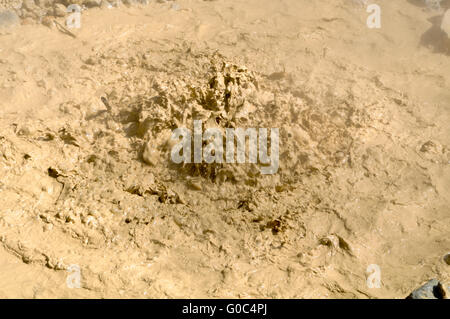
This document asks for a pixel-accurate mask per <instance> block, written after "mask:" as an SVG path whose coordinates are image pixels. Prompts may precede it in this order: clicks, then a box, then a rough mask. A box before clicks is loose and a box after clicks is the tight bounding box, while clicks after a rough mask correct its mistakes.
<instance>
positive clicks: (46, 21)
mask: <svg viewBox="0 0 450 319" xmlns="http://www.w3.org/2000/svg"><path fill="white" fill-rule="evenodd" d="M41 23H42V24H43V25H45V26H46V27H49V28H50V29H51V28H53V27H54V24H53V19H52V18H50V17H49V16H46V17H43V18H42V20H41Z"/></svg>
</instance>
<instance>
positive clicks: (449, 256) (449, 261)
mask: <svg viewBox="0 0 450 319" xmlns="http://www.w3.org/2000/svg"><path fill="white" fill-rule="evenodd" d="M444 262H445V263H446V264H447V265H449V266H450V253H448V254H447V255H445V256H444Z"/></svg>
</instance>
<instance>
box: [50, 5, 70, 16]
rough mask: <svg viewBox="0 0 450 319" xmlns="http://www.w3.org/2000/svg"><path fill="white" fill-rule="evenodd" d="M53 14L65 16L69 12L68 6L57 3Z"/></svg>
mask: <svg viewBox="0 0 450 319" xmlns="http://www.w3.org/2000/svg"><path fill="white" fill-rule="evenodd" d="M53 14H54V15H55V17H65V16H66V14H67V8H66V6H65V5H63V4H61V3H56V4H55V6H54V7H53Z"/></svg>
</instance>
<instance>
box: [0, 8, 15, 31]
mask: <svg viewBox="0 0 450 319" xmlns="http://www.w3.org/2000/svg"><path fill="white" fill-rule="evenodd" d="M19 23H20V19H19V16H18V15H17V14H16V13H15V12H13V11H11V10H4V11H0V28H2V27H12V26H16V25H18V24H19Z"/></svg>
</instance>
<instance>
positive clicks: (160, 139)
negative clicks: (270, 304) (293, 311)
mask: <svg viewBox="0 0 450 319" xmlns="http://www.w3.org/2000/svg"><path fill="white" fill-rule="evenodd" d="M131 45H132V46H133V50H130V48H121V47H118V48H117V49H115V50H109V51H107V52H102V51H99V52H96V53H94V54H93V55H91V56H86V57H84V66H83V68H85V70H87V71H88V72H89V73H90V76H91V77H92V78H94V79H95V81H98V82H100V83H102V85H104V86H105V87H106V88H107V89H106V90H105V93H104V94H103V95H102V96H96V97H86V100H85V102H82V103H78V102H75V101H72V100H68V101H66V102H64V103H61V105H60V107H59V112H60V113H59V114H58V116H60V117H61V121H59V122H58V123H59V124H55V123H53V124H52V125H51V126H49V125H47V123H44V122H40V123H38V122H36V121H28V122H27V121H23V122H18V123H14V125H12V126H11V127H9V128H8V129H6V130H5V131H4V132H3V133H1V138H0V162H1V164H2V166H1V167H2V168H1V171H0V175H1V176H2V179H1V181H2V182H1V184H0V187H2V188H3V192H4V194H7V195H8V196H4V197H3V199H2V202H1V204H2V205H4V206H5V207H11V213H10V214H6V215H4V216H3V217H2V218H1V219H0V223H1V225H2V226H1V227H2V228H3V229H4V231H3V232H2V233H3V234H4V235H2V238H1V241H2V243H3V245H4V247H5V248H7V250H8V251H10V252H12V253H13V254H15V255H17V256H19V257H20V258H22V260H23V261H24V262H26V263H31V264H32V263H35V264H39V265H43V266H46V267H48V268H51V269H56V270H58V269H65V268H66V266H67V265H69V264H72V263H77V264H81V266H82V268H83V269H84V278H83V288H85V289H87V290H89V291H94V292H96V293H99V294H103V295H104V296H114V295H117V293H118V291H123V292H124V294H125V295H127V296H140V293H141V291H143V290H144V289H145V290H146V291H147V290H148V291H149V293H148V296H169V297H179V296H241V297H245V296H260V297H261V296H264V297H295V296H305V292H304V291H302V289H301V288H302V287H303V286H304V285H305V284H306V283H305V281H304V280H306V279H304V278H312V279H311V280H315V284H314V287H315V290H313V291H310V292H308V293H309V294H310V296H318V295H327V294H336V295H339V296H347V297H356V296H360V295H361V292H358V290H357V289H355V288H354V287H351V286H350V285H349V286H348V287H347V286H342V285H343V284H342V282H346V281H349V280H350V278H351V279H352V280H353V282H354V281H355V280H356V281H361V282H364V278H363V276H362V275H358V276H356V277H357V279H355V278H354V277H352V276H353V275H352V273H353V272H354V271H355V270H354V269H353V268H352V267H353V266H352V263H353V262H352V260H354V259H355V258H359V259H364V258H366V257H367V256H366V255H365V254H366V253H365V252H364V251H363V252H361V248H362V247H363V246H364V236H373V234H371V233H366V234H362V233H359V228H360V227H362V228H363V229H370V228H371V227H372V226H370V225H371V224H376V223H377V220H376V216H375V217H374V220H371V219H370V218H371V217H370V216H369V217H367V216H358V213H359V210H360V209H367V210H370V209H373V210H378V209H379V210H383V209H384V208H386V207H390V205H410V204H411V203H413V204H414V203H419V202H420V203H421V205H427V204H429V203H431V202H432V201H433V199H434V198H436V197H437V196H438V191H437V190H436V187H437V186H436V185H435V184H434V181H433V180H432V178H431V177H430V175H429V174H428V173H427V171H426V170H424V169H422V168H421V165H425V164H423V163H428V162H433V163H441V164H444V163H447V162H448V161H449V151H448V148H447V146H445V145H441V144H440V143H439V142H437V141H421V140H420V139H419V138H418V139H417V140H406V138H405V137H404V136H403V135H402V134H401V133H400V132H395V130H394V133H387V132H388V131H390V132H392V130H388V128H390V125H393V124H392V121H393V119H396V120H397V119H400V118H402V117H403V118H407V120H410V121H411V123H412V124H411V125H412V126H413V129H418V128H422V129H425V128H427V127H428V124H427V123H423V122H420V121H416V120H415V118H414V107H415V105H414V103H413V102H411V101H409V100H408V99H407V98H405V97H404V96H403V95H402V94H400V93H398V92H395V91H393V90H388V89H386V88H385V87H383V83H381V82H380V81H372V80H371V79H366V80H362V81H360V83H354V81H353V80H352V79H351V78H350V77H349V78H344V79H342V81H343V84H342V85H341V86H339V87H337V88H336V89H335V90H334V91H333V92H334V93H331V91H327V90H326V89H324V87H326V86H327V85H328V84H327V83H323V86H320V85H319V86H317V88H314V87H303V86H301V85H299V84H298V83H299V81H298V79H297V78H295V76H293V75H292V74H290V73H286V72H278V73H272V74H263V73H259V72H257V71H255V69H253V68H252V67H251V66H246V63H244V62H243V61H240V60H239V59H236V58H233V57H225V56H222V55H221V54H220V53H212V52H208V51H198V50H196V49H195V48H194V49H193V48H191V49H187V48H186V47H183V48H180V47H179V48H178V49H175V50H167V51H165V47H164V46H162V47H161V48H160V49H156V48H153V49H152V51H149V50H148V48H146V47H144V46H142V45H139V44H131ZM155 46H156V45H155ZM130 52H133V53H130ZM348 67H349V68H350V66H348ZM105 70H107V73H108V74H107V75H106V72H105ZM351 71H353V72H354V74H356V75H353V76H361V77H362V78H364V75H363V73H362V71H361V70H358V69H357V68H355V69H353V70H351ZM350 84H351V85H350ZM349 87H350V88H349ZM194 119H202V120H203V123H204V126H205V128H206V127H218V128H219V129H222V130H223V129H225V128H228V127H242V128H246V127H264V128H272V127H276V128H280V168H279V171H278V174H275V175H269V176H262V175H260V173H259V169H258V168H257V167H256V166H255V165H252V164H220V165H219V164H215V165H207V164H197V165H194V164H192V165H175V164H173V163H171V160H170V148H171V145H172V144H171V143H172V142H171V141H170V136H171V132H172V130H173V129H175V128H178V127H187V128H189V129H191V128H192V121H193V120H194ZM394 128H395V127H394ZM374 136H376V138H375V140H377V139H379V140H382V141H383V142H384V143H385V144H384V148H383V147H381V146H380V145H378V144H376V143H374V142H373V140H374V139H373V137H374ZM368 140H371V141H372V142H370V143H367V141H368ZM412 143H415V144H414V146H411V145H412ZM397 145H403V147H404V153H402V152H396V153H392V154H389V149H390V148H393V147H394V146H397ZM411 158H414V161H411ZM421 163H422V164H421ZM11 185H13V186H11ZM405 190H407V191H405ZM361 203H362V204H361ZM361 205H362V206H361ZM361 207H363V208H361ZM35 219H37V220H38V223H37V224H36V223H35V222H33V220H35ZM423 223H425V224H426V223H429V221H423ZM18 224H23V225H29V226H30V227H31V230H30V231H32V232H36V233H39V232H38V229H40V228H41V227H43V229H44V230H45V232H44V233H43V234H41V233H39V235H36V236H37V238H38V239H41V240H42V241H41V240H37V241H36V242H29V241H28V242H27V241H26V239H25V238H26V237H24V236H17V234H16V233H17V232H19V234H20V230H19V231H18V230H17V229H16V228H15V227H16V226H17V225H18ZM33 227H35V228H33ZM401 227H405V226H404V225H401V226H400V228H401ZM14 234H16V235H14ZM357 234H358V236H359V237H358V236H356V235H357ZM44 238H52V239H53V240H60V241H61V246H58V247H57V248H55V247H54V246H51V245H49V244H46V242H45V240H44ZM383 244H384V243H381V244H380V247H374V248H373V249H374V251H375V252H372V253H375V254H382V252H383V251H384V250H385V247H382V245H383ZM74 247H77V248H74ZM211 258H213V262H212V263H211ZM331 260H333V261H336V260H339V261H340V263H341V267H342V268H341V272H340V273H339V274H338V275H336V276H335V278H337V279H336V280H335V281H333V280H327V279H325V278H326V276H324V274H325V275H326V274H327V273H330V272H333V270H332V269H331V268H329V267H328V266H330V265H331ZM152 264H157V265H158V267H159V268H158V270H155V269H154V268H152V267H151V266H149V265H152ZM262 264H264V265H265V266H264V267H263V268H261V269H260V270H259V271H257V272H254V271H253V270H252V269H253V268H254V267H255V266H258V265H262ZM130 265H133V268H130V267H131V266H130ZM279 265H282V266H280V267H281V269H280V268H279V267H278V266H279ZM127 267H128V268H127ZM198 269H202V271H203V274H204V277H205V279H204V281H205V282H202V285H200V286H196V287H195V288H194V287H193V286H191V285H190V284H191V283H192V281H195V280H198V279H199V277H198V276H196V275H195V274H198ZM361 271H362V273H364V270H361ZM267 274H270V277H267V276H266V275H267ZM235 278H239V280H237V281H235ZM275 278H279V279H275ZM169 282H170V284H169ZM287 286H289V287H293V286H294V287H298V288H297V289H291V290H290V291H289V293H284V292H283V291H284V290H283V289H284V288H283V287H287Z"/></svg>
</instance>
